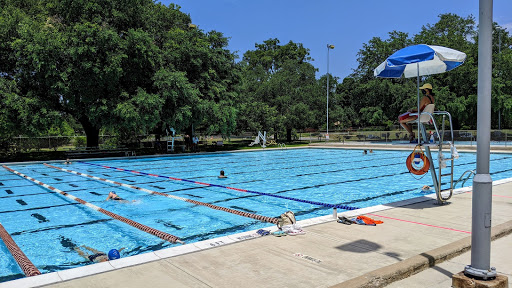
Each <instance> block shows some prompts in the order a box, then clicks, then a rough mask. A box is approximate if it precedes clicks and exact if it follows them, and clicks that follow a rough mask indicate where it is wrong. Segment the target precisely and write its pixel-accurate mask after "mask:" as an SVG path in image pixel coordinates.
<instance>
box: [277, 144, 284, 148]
mask: <svg viewBox="0 0 512 288" xmlns="http://www.w3.org/2000/svg"><path fill="white" fill-rule="evenodd" d="M277 147H278V148H281V149H286V144H284V143H279V144H277Z"/></svg>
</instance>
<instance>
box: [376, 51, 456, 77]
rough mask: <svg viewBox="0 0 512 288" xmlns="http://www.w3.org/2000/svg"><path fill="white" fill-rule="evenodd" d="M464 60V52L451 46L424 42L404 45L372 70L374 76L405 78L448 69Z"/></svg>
mask: <svg viewBox="0 0 512 288" xmlns="http://www.w3.org/2000/svg"><path fill="white" fill-rule="evenodd" d="M464 60H466V54H465V53H463V52H460V51H457V50H454V49H451V48H446V47H442V46H431V45H425V44H419V45H413V46H409V47H405V48H403V49H400V50H398V51H396V52H395V53H393V55H391V56H389V57H388V59H386V61H384V62H382V64H380V65H379V66H378V67H377V68H375V70H374V75H375V76H376V77H382V78H400V77H402V75H404V77H405V78H410V77H418V76H424V75H432V74H438V73H443V72H446V71H450V70H452V69H454V68H456V67H458V66H460V65H461V64H462V63H464Z"/></svg>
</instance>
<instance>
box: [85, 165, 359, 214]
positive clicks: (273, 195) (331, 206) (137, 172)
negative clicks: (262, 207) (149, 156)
mask: <svg viewBox="0 0 512 288" xmlns="http://www.w3.org/2000/svg"><path fill="white" fill-rule="evenodd" d="M77 162H79V163H83V164H87V165H92V166H98V167H102V168H107V169H114V170H119V171H125V172H130V173H134V174H141V175H147V176H153V177H159V178H165V179H171V180H176V181H183V182H189V183H193V184H199V185H205V186H209V187H219V188H225V189H229V190H235V191H240V192H247V193H254V194H258V195H262V196H269V197H275V198H281V199H286V200H292V201H296V202H302V203H306V204H312V205H318V206H323V207H328V208H339V209H344V210H356V209H359V208H357V207H351V206H346V205H339V204H329V203H323V202H317V201H309V200H303V199H297V198H293V197H286V196H281V195H275V194H271V193H263V192H257V191H251V190H245V189H240V188H233V187H229V186H224V185H218V184H210V183H204V182H199V181H194V180H189V179H181V178H175V177H169V176H162V175H157V174H152V173H146V172H139V171H135V170H129V169H123V168H117V167H112V166H105V165H100V164H94V163H89V162H83V161H77Z"/></svg>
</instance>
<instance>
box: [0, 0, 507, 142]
mask: <svg viewBox="0 0 512 288" xmlns="http://www.w3.org/2000/svg"><path fill="white" fill-rule="evenodd" d="M0 8H1V11H0V36H1V38H2V39H3V41H1V42H0V103H1V104H2V105H1V109H0V141H1V142H5V141H8V140H9V139H12V138H13V137H15V136H17V135H28V136H36V135H39V134H45V135H47V134H51V135H53V134H63V133H68V134H69V133H71V132H69V131H72V130H73V128H71V126H73V127H74V124H73V123H80V125H81V126H82V129H83V131H84V132H85V133H86V135H87V145H88V146H97V145H98V135H99V131H100V130H101V129H107V130H108V131H113V133H117V134H118V135H120V136H122V137H121V138H123V139H126V140H129V139H135V137H136V136H137V135H139V134H150V133H154V134H161V133H164V131H165V130H166V129H167V128H171V127H172V128H175V129H176V130H177V131H179V132H182V133H188V134H190V133H194V131H200V132H201V133H203V134H213V133H221V134H223V135H230V134H233V133H239V132H242V131H251V132H253V133H254V132H256V131H258V130H265V131H268V132H269V133H271V134H274V135H275V136H276V137H278V136H279V137H280V138H282V137H281V135H284V134H286V139H287V140H288V141H290V140H292V134H293V133H292V132H293V131H294V130H295V131H300V130H304V129H306V128H313V129H325V126H326V123H325V115H326V106H327V105H326V104H327V103H326V93H327V91H326V84H327V83H326V82H327V79H329V86H330V87H329V88H328V89H329V92H330V96H329V127H333V128H334V129H340V128H341V129H344V128H349V127H369V126H371V127H379V128H384V129H391V128H392V127H394V126H395V125H396V124H397V120H396V119H397V115H399V114H400V113H402V112H403V111H405V110H407V109H409V108H411V107H415V105H416V104H415V103H416V79H405V78H400V79H380V78H375V77H374V75H373V70H374V69H375V67H377V66H378V65H379V64H380V63H381V62H382V61H384V60H385V59H386V58H387V57H388V56H390V55H391V54H393V53H394V52H395V51H397V50H399V49H401V48H404V47H407V46H409V45H413V44H430V45H440V46H446V47H450V48H453V49H456V50H460V51H463V52H465V53H466V54H467V59H466V61H465V63H464V64H463V65H461V66H460V67H458V68H457V69H454V70H452V71H450V72H448V73H443V74H437V75H432V76H427V77H422V79H421V81H422V82H430V83H431V84H432V85H433V86H434V91H435V93H436V107H437V108H438V109H441V110H447V111H449V112H450V113H451V115H452V118H453V121H454V125H455V128H456V129H475V128H476V104H477V76H478V59H477V57H478V35H477V34H478V33H477V32H478V31H477V28H476V24H475V20H474V17H473V16H468V17H461V16H458V15H455V14H450V13H448V14H441V15H439V19H438V21H437V22H436V23H427V24H425V25H424V26H423V27H422V29H421V31H419V32H418V33H417V34H415V35H409V34H408V33H405V32H400V31H391V32H389V33H388V37H387V38H385V39H382V38H380V37H373V38H372V39H370V40H369V41H368V43H364V44H363V45H362V48H361V49H360V50H359V52H358V53H357V61H358V65H357V67H355V68H354V70H353V73H352V74H351V75H350V76H349V77H346V78H345V79H342V80H340V79H338V78H337V77H333V76H332V75H320V77H319V78H318V79H317V78H316V76H317V75H316V72H317V69H316V68H315V66H314V61H313V59H311V57H310V54H309V49H308V48H306V47H304V46H303V45H302V44H301V43H296V42H293V41H289V42H288V43H286V44H284V45H283V44H281V42H280V41H279V39H268V40H264V41H263V42H261V43H256V44H255V47H254V50H249V51H246V52H245V53H244V54H243V57H242V58H241V59H240V61H239V62H238V63H237V62H236V60H237V56H236V54H235V53H233V52H231V51H229V49H228V48H227V47H228V44H229V43H228V38H226V37H225V36H224V35H223V34H222V33H221V32H218V31H209V32H205V31H202V30H201V29H198V28H197V27H195V26H194V25H190V24H191V18H190V15H187V14H185V13H183V12H181V11H180V7H179V6H177V5H173V4H171V5H169V6H168V7H167V6H164V5H162V4H158V3H155V2H154V1H152V0H123V1H114V0H87V1H86V0H49V1H42V0H23V1H22V0H10V1H6V0H0ZM511 48H512V37H511V35H510V33H509V32H508V31H507V30H505V29H504V28H503V27H500V26H498V25H497V24H496V23H495V24H494V30H493V57H492V59H493V80H492V81H493V86H492V115H491V117H492V128H498V127H499V126H501V127H503V128H506V127H508V128H510V127H512V93H511V91H512V49H511ZM327 77H329V78H327ZM70 123H71V124H70Z"/></svg>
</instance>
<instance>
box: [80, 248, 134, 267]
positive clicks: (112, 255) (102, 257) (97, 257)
mask: <svg viewBox="0 0 512 288" xmlns="http://www.w3.org/2000/svg"><path fill="white" fill-rule="evenodd" d="M81 247H83V248H84V250H86V252H84V251H83V250H82V249H81ZM123 249H125V248H121V249H119V250H117V249H111V250H110V251H109V252H108V254H106V253H104V252H101V251H98V250H96V249H94V248H91V247H88V246H85V245H82V246H80V247H75V248H74V250H75V251H76V252H77V253H78V255H80V256H82V257H83V258H85V259H87V260H89V261H91V262H94V263H101V262H106V261H109V260H115V259H119V258H121V254H120V252H121V251H123ZM87 250H88V251H91V252H92V253H94V254H88V253H87Z"/></svg>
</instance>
